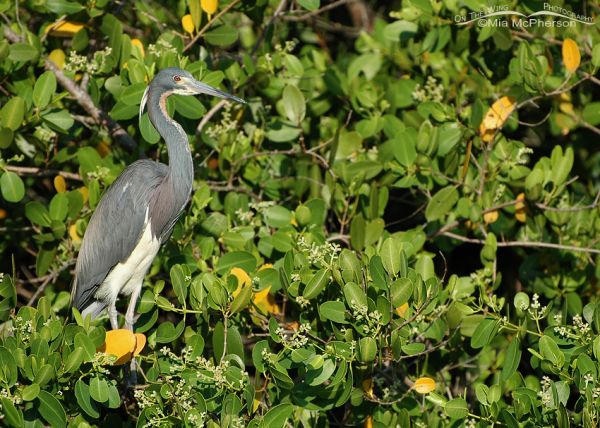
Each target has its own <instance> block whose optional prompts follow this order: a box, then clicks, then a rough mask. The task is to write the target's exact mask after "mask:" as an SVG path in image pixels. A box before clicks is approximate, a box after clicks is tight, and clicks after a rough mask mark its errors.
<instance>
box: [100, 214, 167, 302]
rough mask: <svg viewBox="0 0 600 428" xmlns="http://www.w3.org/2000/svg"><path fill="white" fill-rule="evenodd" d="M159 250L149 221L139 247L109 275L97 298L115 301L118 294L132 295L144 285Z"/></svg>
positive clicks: (158, 243)
mask: <svg viewBox="0 0 600 428" xmlns="http://www.w3.org/2000/svg"><path fill="white" fill-rule="evenodd" d="M159 249H160V240H159V239H158V238H157V237H155V236H153V234H152V230H151V226H150V222H149V221H147V222H146V223H145V225H144V233H142V236H141V237H140V240H139V241H138V243H137V245H136V246H135V247H134V249H133V251H132V252H131V254H130V255H129V257H128V258H127V259H126V260H124V261H121V262H120V263H118V264H117V265H116V266H115V267H114V268H113V269H112V271H111V272H110V273H109V274H108V276H107V277H106V279H105V280H104V282H103V283H102V285H101V286H100V288H99V289H98V291H97V293H96V298H97V299H101V300H104V299H106V300H114V299H116V298H117V296H118V294H125V295H129V294H131V293H132V292H133V290H134V289H135V288H136V287H139V286H140V285H141V284H142V282H143V280H144V276H145V275H146V272H148V269H149V268H150V266H151V265H152V260H154V257H156V254H157V253H158V250H159Z"/></svg>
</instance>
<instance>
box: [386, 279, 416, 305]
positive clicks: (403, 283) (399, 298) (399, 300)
mask: <svg viewBox="0 0 600 428" xmlns="http://www.w3.org/2000/svg"><path fill="white" fill-rule="evenodd" d="M390 288H391V295H392V306H393V307H394V308H397V307H399V306H402V305H403V304H405V303H407V302H408V299H410V297H411V296H412V294H413V292H414V289H415V285H414V284H413V282H412V281H411V280H410V279H409V278H398V279H397V280H396V281H394V282H393V283H392V285H391V287H390Z"/></svg>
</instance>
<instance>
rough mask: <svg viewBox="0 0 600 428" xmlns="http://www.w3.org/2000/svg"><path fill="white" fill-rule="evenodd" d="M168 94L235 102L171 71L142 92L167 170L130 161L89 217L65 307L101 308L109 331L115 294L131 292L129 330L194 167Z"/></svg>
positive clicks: (113, 321)
mask: <svg viewBox="0 0 600 428" xmlns="http://www.w3.org/2000/svg"><path fill="white" fill-rule="evenodd" d="M173 93H176V94H182V95H194V94H201V93H204V94H209V95H214V96H218V97H221V98H229V99H233V100H235V101H238V102H243V100H241V99H239V98H236V97H233V96H232V95H229V94H226V93H224V92H222V91H220V90H218V89H215V88H212V87H210V86H208V85H205V84H203V83H201V82H198V81H196V80H194V79H193V77H192V76H191V74H190V73H188V72H186V71H183V70H180V69H177V68H169V69H165V70H163V71H161V72H160V73H158V74H157V76H156V77H155V78H154V79H153V81H152V82H151V83H150V85H149V86H148V88H147V89H146V92H145V93H144V96H143V99H142V103H141V106H140V115H141V113H142V110H143V109H144V106H146V105H147V107H148V116H149V117H150V121H151V122H152V124H153V125H154V127H155V128H156V130H157V131H158V132H159V133H160V135H161V136H162V138H163V139H164V141H165V142H166V144H167V151H168V155H169V165H164V164H161V163H158V162H154V161H150V160H138V161H137V162H134V163H133V164H131V165H130V166H128V167H127V168H125V170H124V171H123V172H122V173H121V175H120V176H119V177H118V178H117V179H116V180H115V182H114V183H113V184H112V185H111V186H110V188H109V189H108V190H107V191H106V193H105V195H104V196H103V197H102V200H101V201H100V203H99V204H98V207H97V208H96V211H95V212H94V214H93V215H92V218H91V219H90V222H89V224H88V227H87V230H86V232H85V235H84V238H83V242H82V244H81V249H80V252H79V257H78V259H77V265H76V268H75V281H74V285H73V291H72V299H73V300H72V302H73V305H74V306H75V307H76V308H77V309H79V311H81V312H82V314H84V315H86V314H91V315H92V317H95V316H97V315H98V314H99V313H100V312H101V311H102V310H103V309H104V308H105V307H108V309H109V315H110V318H111V325H112V327H113V328H117V325H116V324H117V321H116V308H115V302H116V299H117V296H118V294H119V293H124V294H131V301H130V304H129V307H128V310H127V315H126V317H125V321H126V327H128V328H132V326H133V309H134V307H135V300H136V299H137V297H138V296H139V293H140V291H141V286H142V281H143V277H144V275H145V273H146V271H147V269H148V268H149V267H150V263H151V261H152V259H153V258H154V256H155V255H156V252H158V249H159V247H160V245H161V244H163V243H164V242H165V241H166V240H167V239H169V236H170V235H171V232H172V230H173V226H174V225H175V223H176V222H177V219H178V218H179V217H180V216H181V213H182V212H183V209H184V207H185V205H186V203H187V201H188V198H189V196H190V193H191V191H192V182H193V176H194V168H193V164H192V156H191V153H190V149H189V143H188V137H187V135H186V133H185V132H184V130H183V129H182V128H181V126H180V125H179V124H178V123H177V122H175V121H174V120H173V119H172V118H170V117H169V116H168V115H167V113H166V100H167V97H168V96H169V95H171V94H173Z"/></svg>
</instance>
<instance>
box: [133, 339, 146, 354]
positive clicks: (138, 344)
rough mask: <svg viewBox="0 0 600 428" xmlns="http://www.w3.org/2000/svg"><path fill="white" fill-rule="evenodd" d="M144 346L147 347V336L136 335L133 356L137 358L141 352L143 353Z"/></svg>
mask: <svg viewBox="0 0 600 428" xmlns="http://www.w3.org/2000/svg"><path fill="white" fill-rule="evenodd" d="M144 346H146V336H145V335H143V334H142V333H136V334H135V348H134V349H133V356H134V357H135V356H137V355H139V354H140V352H142V350H143V349H144Z"/></svg>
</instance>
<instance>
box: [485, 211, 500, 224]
mask: <svg viewBox="0 0 600 428" xmlns="http://www.w3.org/2000/svg"><path fill="white" fill-rule="evenodd" d="M496 220H498V210H494V211H490V212H487V213H485V214H484V215H483V221H484V222H485V224H492V223H495V222H496Z"/></svg>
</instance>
